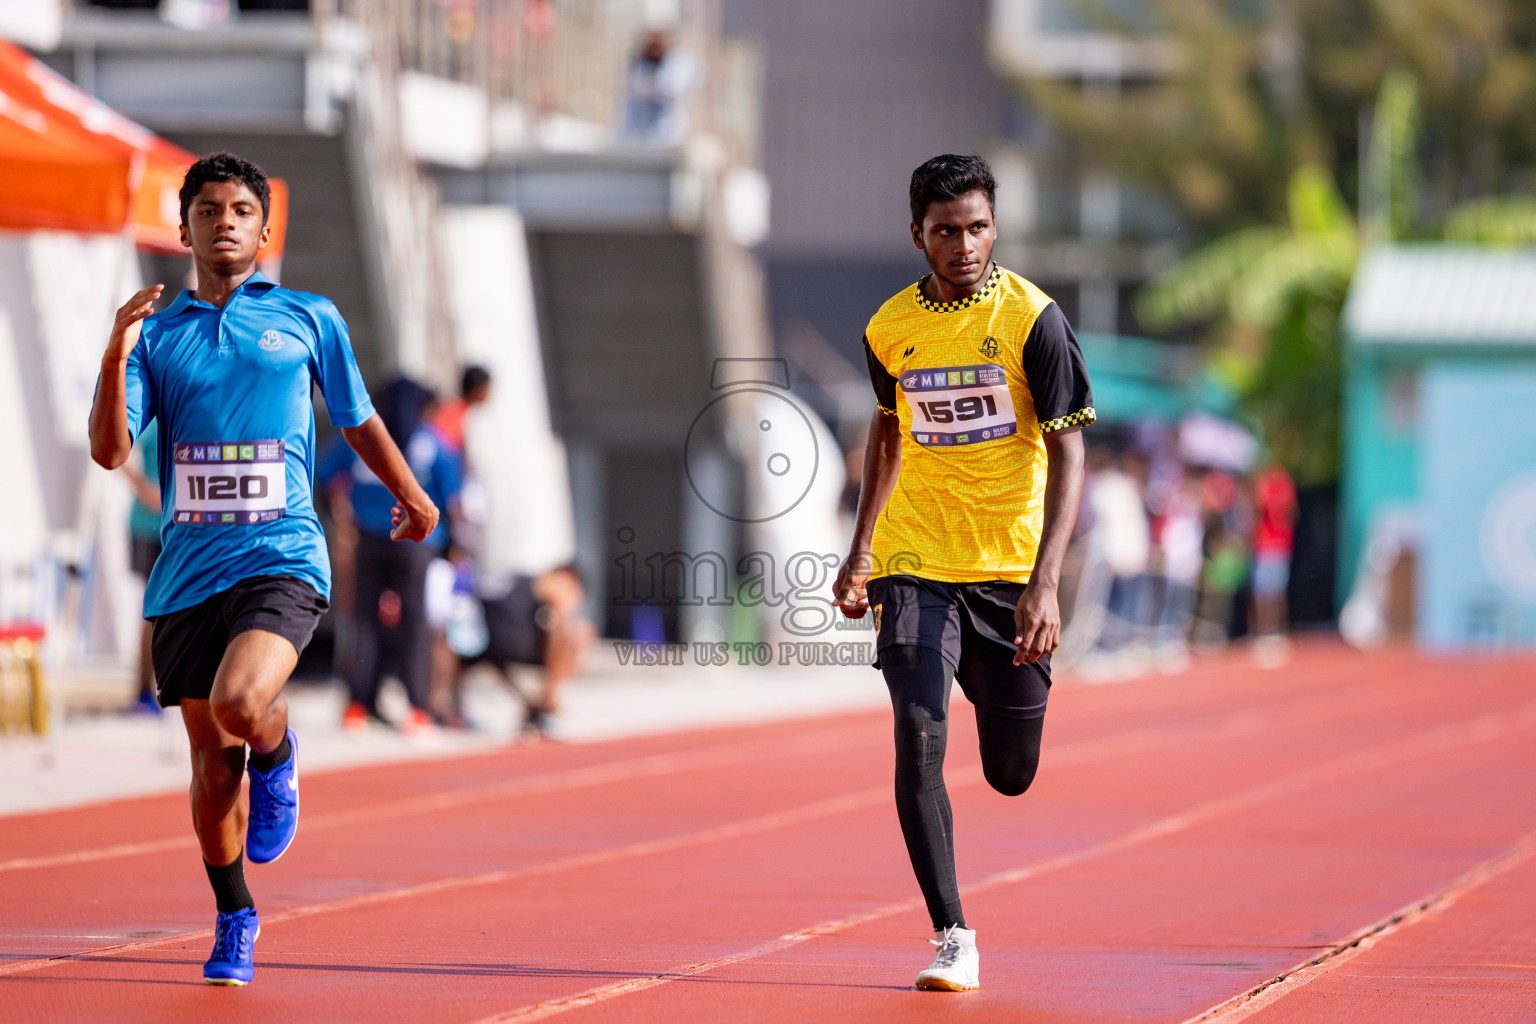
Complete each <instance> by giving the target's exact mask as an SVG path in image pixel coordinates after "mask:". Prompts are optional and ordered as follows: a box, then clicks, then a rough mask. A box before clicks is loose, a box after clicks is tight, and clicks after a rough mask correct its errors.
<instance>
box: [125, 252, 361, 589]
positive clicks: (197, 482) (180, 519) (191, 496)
mask: <svg viewBox="0 0 1536 1024" xmlns="http://www.w3.org/2000/svg"><path fill="white" fill-rule="evenodd" d="M127 385H128V386H127V397H128V430H129V432H130V433H132V434H133V435H134V437H135V438H137V437H138V435H139V434H140V432H142V431H143V430H144V428H145V427H146V426H147V425H148V424H149V422H150V421H151V420H158V421H159V423H160V450H159V458H158V462H159V470H160V495H161V510H160V542H161V544H162V545H163V548H164V550H163V552H162V553H161V555H160V559H159V561H157V562H156V563H155V568H154V571H153V572H152V573H151V574H150V577H149V586H148V588H147V589H146V590H145V593H144V616H145V618H153V617H155V616H157V615H165V614H168V613H170V612H174V611H180V610H181V609H184V608H191V607H193V606H194V605H197V604H200V603H202V602H203V601H205V600H207V599H208V598H209V597H212V596H213V595H214V594H217V593H220V592H221V591H224V590H228V589H229V588H230V587H232V586H234V585H235V584H236V583H239V582H240V581H241V580H245V579H250V578H252V577H254V576H276V575H286V576H295V577H297V578H299V579H301V580H303V581H304V582H306V583H308V584H309V585H310V586H312V587H314V588H315V590H316V591H317V592H318V593H320V594H321V595H323V596H325V597H327V598H329V596H330V591H331V565H330V559H329V558H328V557H327V555H326V549H325V534H324V532H323V531H322V530H321V528H320V520H319V518H317V517H316V515H315V506H314V501H313V500H312V496H311V492H312V490H313V480H314V473H313V467H314V453H315V416H314V407H313V404H312V399H311V391H312V389H313V388H315V387H319V389H320V394H321V396H322V397H323V398H324V399H325V405H326V411H327V412H328V413H329V415H330V418H331V422H332V423H334V424H336V425H337V426H338V427H357V426H361V425H362V424H363V423H365V422H366V421H367V420H368V419H369V418H370V417H371V416H372V415H373V403H372V402H371V401H370V400H369V398H368V391H367V389H366V388H365V387H364V386H363V378H362V375H361V374H360V373H359V372H358V369H357V361H356V359H354V358H353V355H352V343H351V340H350V339H349V338H348V335H347V325H346V323H345V322H344V321H343V320H342V319H341V314H340V313H338V312H337V311H336V307H335V306H334V305H332V304H331V301H330V300H329V299H326V298H322V297H321V296H318V295H309V294H306V293H304V292H295V291H289V290H288V289H287V288H281V287H279V286H277V285H276V284H274V283H273V282H271V281H269V280H267V279H266V278H265V277H263V276H262V275H261V274H259V273H257V274H253V275H252V276H251V277H250V278H249V279H247V280H246V281H245V283H244V284H242V285H241V286H240V287H239V288H238V289H236V290H235V293H234V294H233V295H231V296H230V298H229V301H228V302H227V303H225V305H224V308H223V309H222V310H221V309H218V308H216V307H215V306H213V305H212V304H210V303H207V302H200V301H198V300H196V299H194V298H192V294H191V292H188V291H183V292H182V293H181V294H180V295H178V296H177V297H176V299H175V300H174V301H173V302H172V303H171V304H170V305H169V306H168V307H166V308H165V309H164V310H162V311H161V312H159V313H156V314H155V315H153V316H151V317H148V318H146V319H145V321H144V327H143V333H142V335H141V337H140V339H139V344H138V345H137V346H136V347H135V348H134V350H133V354H132V355H131V356H130V357H129V359H128V376H127Z"/></svg>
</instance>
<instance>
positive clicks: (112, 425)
mask: <svg viewBox="0 0 1536 1024" xmlns="http://www.w3.org/2000/svg"><path fill="white" fill-rule="evenodd" d="M132 451H133V435H132V434H130V433H129V432H128V360H127V358H123V359H114V358H112V357H111V356H107V357H106V358H105V359H103V360H102V361H101V381H100V383H98V384H97V385H96V400H95V401H94V402H92V403H91V459H92V460H93V461H94V462H95V463H96V465H98V466H101V467H102V468H103V469H116V468H117V467H118V466H121V465H122V464H123V463H125V462H127V461H128V455H129V453H130V452H132Z"/></svg>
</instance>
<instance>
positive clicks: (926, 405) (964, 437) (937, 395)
mask: <svg viewBox="0 0 1536 1024" xmlns="http://www.w3.org/2000/svg"><path fill="white" fill-rule="evenodd" d="M901 390H902V393H903V394H904V395H906V398H907V405H908V407H909V408H910V409H911V410H912V440H914V441H916V442H917V443H918V444H921V445H927V446H929V447H949V446H954V445H964V444H980V443H981V442H983V441H992V440H996V439H997V438H999V437H1009V436H1011V435H1013V434H1017V433H1018V432H1019V426H1018V417H1017V416H1016V415H1015V414H1014V411H1013V395H1012V394H1011V393H1010V392H1009V391H1008V374H1007V373H1006V372H1005V371H1004V370H1003V368H1002V367H1001V366H997V365H994V364H992V363H986V364H983V365H980V366H940V367H935V368H933V369H931V370H908V371H907V372H906V373H905V374H903V375H902V378H901Z"/></svg>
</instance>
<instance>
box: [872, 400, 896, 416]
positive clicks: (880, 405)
mask: <svg viewBox="0 0 1536 1024" xmlns="http://www.w3.org/2000/svg"><path fill="white" fill-rule="evenodd" d="M875 408H876V409H879V410H880V411H881V412H883V413H885V414H886V415H887V416H895V415H896V410H895V409H887V408H886V407H885V405H884V404H883V403H881V402H876V403H875Z"/></svg>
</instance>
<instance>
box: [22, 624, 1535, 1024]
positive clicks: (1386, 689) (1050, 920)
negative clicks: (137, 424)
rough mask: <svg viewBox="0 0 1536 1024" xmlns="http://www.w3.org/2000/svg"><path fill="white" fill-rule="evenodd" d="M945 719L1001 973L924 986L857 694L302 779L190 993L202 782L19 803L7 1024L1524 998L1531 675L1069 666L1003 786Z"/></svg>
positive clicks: (1428, 1008)
mask: <svg viewBox="0 0 1536 1024" xmlns="http://www.w3.org/2000/svg"><path fill="white" fill-rule="evenodd" d="M870 685H872V686H878V685H880V683H879V678H878V676H876V675H875V674H874V673H870ZM955 711H956V714H955V717H954V722H955V726H954V727H953V732H954V735H953V737H952V740H951V754H950V766H949V773H948V774H949V779H950V787H951V794H952V797H953V800H954V804H955V818H956V832H957V846H958V857H959V867H960V873H961V879H962V884H963V885H964V886H965V887H966V908H967V918H968V919H969V921H970V923H971V924H972V926H973V927H975V928H977V929H978V934H979V939H980V945H981V950H982V982H983V987H982V989H981V990H980V991H979V992H975V993H966V994H960V995H954V994H942V993H919V992H914V991H912V990H911V989H910V988H909V987H908V986H909V985H910V983H911V980H912V977H913V975H914V974H915V973H916V971H917V969H918V968H920V967H922V966H923V965H924V964H925V963H926V962H927V960H928V957H929V954H930V947H929V946H928V945H927V944H926V943H925V942H924V941H923V940H924V939H925V938H926V936H927V921H926V915H925V914H924V913H923V911H922V909H921V906H920V902H919V900H918V899H917V893H916V886H915V883H914V882H913V881H912V877H911V872H910V869H909V868H908V866H907V864H906V861H905V854H904V850H903V848H902V845H901V842H900V837H899V833H898V830H897V827H896V823H895V814H894V810H893V808H892V806H891V799H890V795H889V777H890V753H889V723H888V719H887V717H886V716H885V715H881V714H859V715H847V716H840V717H835V718H823V719H814V720H808V721H800V722H789V723H777V724H772V725H763V726H752V727H747V728H737V729H726V730H714V731H709V732H697V733H687V734H679V735H673V736H665V737H651V738H645V739H636V740H628V741H623V742H616V743H608V744H602V745H593V746H583V747H543V748H538V749H531V750H530V749H513V750H507V751H504V752H497V753H493V754H486V755H480V756H474V757H466V758H460V759H456V760H451V761H438V762H430V763H416V764H409V765H396V766H389V767H383V768H379V767H374V768H369V769H365V770H354V771H346V772H335V773H330V774H320V775H313V774H312V775H307V776H306V777H305V779H304V819H303V822H302V824H301V828H300V833H299V839H298V841H297V843H296V844H295V845H294V847H293V849H292V851H291V852H290V853H289V854H288V855H287V856H285V857H284V858H283V859H282V860H281V861H280V862H278V863H277V864H274V865H271V866H268V867H253V868H251V869H250V871H249V873H248V877H249V878H250V881H251V886H252V890H253V892H254V893H255V894H256V897H257V900H258V902H259V905H260V908H261V911H262V918H263V931H262V936H261V940H260V942H259V943H258V945H257V975H256V981H255V983H254V984H252V985H251V986H250V987H248V988H245V989H237V990H236V989H221V988H211V987H208V986H204V985H202V984H201V982H200V980H199V969H200V967H201V964H202V962H203V960H204V959H205V958H206V956H207V951H208V949H209V947H210V944H211V939H210V936H209V932H208V931H207V929H208V926H209V925H210V924H211V919H212V909H211V902H212V901H211V897H210V896H209V894H208V892H207V891H206V882H205V880H204V878H203V875H202V872H201V871H200V870H199V867H198V855H197V851H196V848H195V847H194V845H193V843H192V841H191V839H190V834H189V830H188V824H187V811H186V805H185V799H184V798H183V797H180V796H164V797H155V798H150V799H142V800H131V801H121V802H116V803H109V804H102V805H97V806H95V807H89V808H80V809H72V810H67V811H59V812H55V813H50V814H38V815H27V816H16V817H9V818H4V819H0V1021H5V1022H10V1021H42V1020H48V1021H76V1020H79V1021H92V1022H97V1021H106V1020H112V1021H138V1020H143V1021H157V1022H172V1024H179V1022H183V1021H186V1022H190V1021H200V1020H209V1019H218V1020H220V1021H229V1022H240V1021H246V1020H249V1021H274V1020H297V1021H305V1022H309V1021H332V1020H334V1021H386V1020H389V1021H395V1020H411V1021H445V1022H466V1024H469V1022H485V1021H521V1020H537V1019H544V1018H548V1017H560V1018H561V1019H563V1020H569V1021H573V1022H574V1021H625V1022H631V1021H668V1022H675V1021H710V1022H714V1021H721V1020H732V1021H757V1020H762V1021H782V1020H804V1021H839V1022H843V1021H848V1022H857V1021H879V1022H899V1021H904V1020H928V1019H930V1018H931V1017H933V1015H935V1014H940V1013H946V1014H947V1013H956V1012H959V1013H964V1014H966V1015H967V1017H968V1018H969V1019H974V1020H983V1021H1021V1020H1050V1021H1100V1020H1103V1021H1108V1020H1134V1021H1142V1020H1145V1021H1169V1022H1181V1021H1188V1020H1193V1019H1197V1018H1204V1019H1208V1020H1212V1021H1221V1022H1226V1021H1229V1020H1232V1021H1235V1020H1239V1019H1252V1020H1255V1021H1259V1022H1263V1024H1271V1022H1282V1021H1315V1020H1323V1019H1327V1020H1351V1021H1354V1020H1383V1021H1387V1020H1391V1021H1415V1020H1436V1021H1439V1020H1446V1019H1466V1018H1471V1017H1474V1016H1490V1017H1494V1018H1499V1019H1511V1020H1533V1019H1536V929H1533V928H1531V927H1530V926H1529V922H1530V921H1531V920H1532V915H1533V912H1536V665H1533V664H1532V663H1531V662H1528V661H1527V662H1520V661H1489V660H1484V661H1450V660H1425V659H1422V658H1420V657H1417V656H1415V655H1413V654H1411V653H1409V652H1406V651H1394V652H1387V653H1381V654H1374V655H1361V654H1355V653H1351V652H1348V651H1346V650H1344V649H1342V648H1339V647H1335V646H1331V645H1326V644H1316V645H1309V646H1303V647H1301V648H1300V649H1299V650H1298V653H1297V657H1296V659H1295V660H1294V661H1293V662H1292V663H1291V664H1290V665H1289V666H1287V667H1286V668H1284V669H1281V670H1276V671H1260V670H1257V669H1254V668H1251V667H1249V666H1248V665H1247V664H1246V663H1244V662H1243V661H1241V660H1239V659H1237V658H1235V657H1234V658H1231V659H1223V660H1217V661H1213V662H1208V663H1203V664H1201V665H1199V666H1197V667H1196V668H1194V669H1192V670H1191V671H1189V672H1187V673H1185V674H1184V675H1181V676H1178V677H1169V678H1154V679H1147V680H1143V681H1139V682H1133V683H1126V684H1121V685H1117V686H1105V687H1082V686H1072V685H1063V686H1060V687H1058V690H1057V692H1056V694H1055V695H1054V696H1053V697H1052V707H1051V714H1050V717H1049V719H1048V723H1047V728H1046V744H1045V752H1044V756H1043V760H1042V767H1041V772H1040V776H1039V778H1038V780H1037V781H1036V784H1035V786H1034V788H1033V789H1032V790H1031V791H1030V792H1029V793H1028V794H1026V795H1025V796H1023V797H1020V798H1015V799H1009V798H1005V797H1002V796H999V795H998V794H996V793H993V792H992V791H991V790H989V789H988V788H987V787H986V786H985V784H984V783H982V782H981V779H980V771H979V768H978V764H977V760H976V757H975V753H974V733H973V730H972V726H971V724H970V721H969V716H968V715H967V714H965V713H964V703H963V699H962V698H960V697H959V696H958V694H957V696H956V707H955Z"/></svg>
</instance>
